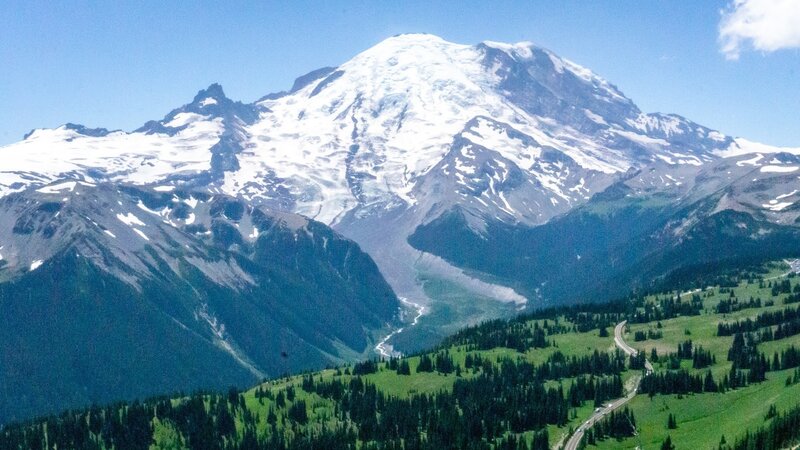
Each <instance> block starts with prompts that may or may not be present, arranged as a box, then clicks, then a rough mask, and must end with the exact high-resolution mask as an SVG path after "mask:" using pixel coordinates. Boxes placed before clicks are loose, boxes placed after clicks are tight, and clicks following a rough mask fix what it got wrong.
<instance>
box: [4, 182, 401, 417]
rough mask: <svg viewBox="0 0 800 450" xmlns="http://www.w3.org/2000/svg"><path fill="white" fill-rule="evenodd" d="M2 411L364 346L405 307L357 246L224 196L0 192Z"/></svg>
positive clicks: (299, 361)
mask: <svg viewBox="0 0 800 450" xmlns="http://www.w3.org/2000/svg"><path fill="white" fill-rule="evenodd" d="M0 242H1V243H2V245H1V246H0V255H2V257H0V258H2V259H1V260H0V276H2V281H3V282H1V283H0V316H2V317H3V326H2V327H0V342H1V343H2V344H0V393H2V395H0V422H3V421H7V420H9V419H14V418H16V419H19V418H25V417H28V416H30V415H31V414H40V413H43V412H48V411H57V410H60V409H63V408H65V407H70V406H80V405H87V404H90V403H93V402H107V401H111V400H115V399H120V398H135V397H143V396H147V395H154V394H156V393H159V392H165V391H174V390H179V389H180V390H190V389H196V388H224V387H227V386H229V385H232V384H236V385H247V384H250V383H253V382H254V381H256V380H259V379H262V378H264V377H267V376H277V375H280V374H283V373H287V372H295V371H298V370H304V369H310V368H318V367H324V366H326V365H330V364H334V363H337V362H341V361H344V360H352V359H354V358H358V357H361V356H362V355H364V354H365V353H367V352H368V351H370V350H371V349H372V346H373V345H374V342H375V341H376V339H377V333H378V332H379V330H381V329H384V328H385V327H386V324H387V322H392V321H393V319H394V318H395V317H396V313H397V308H398V303H397V298H396V297H395V295H394V293H393V292H392V290H391V288H390V287H389V286H388V285H387V284H386V282H385V281H384V279H383V277H382V276H381V275H380V272H379V271H378V269H377V267H376V266H375V264H374V262H373V261H372V260H371V259H370V258H369V256H367V255H366V254H365V253H363V252H362V251H361V250H360V249H359V247H358V245H356V244H355V243H353V242H351V241H348V240H346V239H345V238H343V237H342V236H341V235H339V234H338V233H336V232H334V231H333V230H331V229H330V228H328V227H327V226H325V225H323V224H321V223H319V222H314V221H311V220H308V219H306V218H304V217H301V216H297V215H293V214H288V213H279V212H273V211H269V210H265V209H261V208H254V207H251V206H249V205H247V204H245V203H244V202H242V201H241V200H237V199H234V198H232V197H228V196H225V195H213V196H211V195H207V194H203V193H191V192H188V191H181V190H177V189H176V190H173V191H170V192H166V191H163V192H156V191H150V190H143V189H140V188H136V187H132V186H128V185H111V184H103V185H90V184H89V183H86V182H63V183H59V184H56V185H48V186H45V187H43V188H39V189H37V190H31V191H26V192H24V193H21V194H11V195H8V196H6V197H4V198H2V199H0Z"/></svg>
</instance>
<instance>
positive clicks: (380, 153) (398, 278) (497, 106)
mask: <svg viewBox="0 0 800 450" xmlns="http://www.w3.org/2000/svg"><path fill="white" fill-rule="evenodd" d="M797 155H800V148H796V149H786V148H776V147H770V146H766V145H761V144H756V143H752V142H750V141H747V140H745V139H740V138H733V137H730V136H725V135H723V134H721V133H719V132H717V131H714V130H711V129H708V128H706V127H703V126H701V125H698V124H696V123H694V122H692V121H690V120H687V119H685V118H683V117H680V116H678V115H673V114H657V113H656V114H648V113H644V112H642V111H641V110H639V108H637V106H636V105H635V104H634V102H633V101H632V100H631V99H629V98H627V97H626V96H625V95H624V94H623V93H622V91H621V90H620V89H618V88H617V87H616V86H614V85H613V84H611V83H610V82H608V81H606V80H604V79H603V78H602V77H600V76H599V75H597V74H595V73H593V72H592V71H590V70H589V69H586V68H584V67H581V66H579V65H578V64H575V63H573V62H571V61H568V60H566V59H564V58H561V57H559V56H557V55H555V54H553V53H552V52H550V51H548V50H546V49H543V48H539V47H537V46H535V45H533V44H530V43H518V44H505V43H498V42H490V41H486V42H483V43H480V44H477V45H461V44H455V43H451V42H447V41H445V40H442V39H440V38H438V37H436V36H431V35H423V34H410V35H399V36H395V37H392V38H389V39H387V40H385V41H383V42H381V43H379V44H377V45H376V46H374V47H372V48H370V49H368V50H366V51H364V52H363V53H361V54H359V55H356V56H355V57H354V58H353V59H351V60H349V61H347V62H345V63H343V64H342V65H340V66H338V67H330V68H323V69H319V70H317V71H314V72H311V73H309V74H307V75H305V76H303V77H300V78H298V80H297V81H296V82H295V84H294V86H293V87H292V88H291V90H289V91H287V92H280V93H276V94H268V95H266V96H264V97H263V98H261V99H260V100H258V101H256V102H254V103H252V104H243V103H239V102H234V101H232V100H230V99H228V98H226V97H225V95H224V94H223V92H222V89H221V88H220V87H219V86H218V85H212V86H211V87H209V88H208V89H206V90H203V91H200V92H199V93H198V94H197V96H196V97H195V98H194V100H193V101H192V102H191V103H189V104H187V105H185V106H183V107H181V108H178V109H176V110H174V111H172V112H170V113H169V114H168V115H167V116H166V117H165V118H164V119H162V120H160V121H151V122H148V123H147V124H145V125H144V126H143V127H142V128H140V129H138V130H136V131H134V132H131V133H127V132H122V131H114V132H109V131H107V130H104V129H89V128H85V127H82V126H76V125H69V124H68V125H65V126H62V127H60V128H57V129H53V130H44V129H38V130H34V131H33V132H31V133H30V134H29V135H28V136H26V138H25V139H24V140H22V141H20V142H18V143H15V144H12V145H9V146H6V147H3V148H0V157H1V158H2V164H1V165H0V195H8V194H10V193H12V192H19V191H23V190H26V189H37V188H40V187H42V186H44V185H45V184H48V183H52V182H58V181H62V180H65V179H69V180H79V181H82V182H86V183H129V184H135V185H142V186H148V187H150V188H154V189H156V190H169V189H173V188H176V187H178V188H180V189H202V190H204V191H207V192H210V193H224V194H227V195H230V196H233V197H236V198H240V199H242V200H243V201H246V202H248V203H249V204H251V205H264V206H267V207H269V208H272V209H276V210H283V211H290V212H293V213H299V214H301V215H304V216H306V217H309V218H313V219H316V220H319V221H321V222H324V223H327V224H330V225H332V226H333V227H334V228H336V229H337V230H339V231H340V232H342V233H343V234H345V235H346V236H348V237H350V238H353V239H355V240H356V241H357V242H359V244H361V246H362V247H363V248H364V249H365V250H366V251H367V252H368V253H369V254H370V255H371V256H372V257H373V258H375V260H376V262H377V263H378V265H379V266H380V268H381V270H382V272H383V273H384V275H385V276H386V277H387V279H388V280H389V281H390V283H391V284H392V287H393V288H394V289H395V291H396V292H397V293H398V294H399V295H400V296H403V297H415V298H418V299H420V301H421V302H423V303H425V302H427V301H429V300H430V297H431V294H430V293H429V291H428V290H426V289H425V288H424V286H423V285H424V282H423V281H420V280H421V274H426V275H425V276H426V277H427V276H430V274H434V275H435V277H438V278H440V279H445V280H447V281H448V282H453V283H456V284H457V285H459V286H462V287H465V289H467V290H468V291H471V292H473V293H476V294H477V295H480V296H486V297H492V298H497V299H501V300H504V301H510V302H513V303H516V304H524V303H526V302H527V301H528V300H529V299H530V295H529V294H520V292H515V291H514V290H513V289H510V287H513V286H502V285H498V284H497V280H495V281H494V282H488V281H487V279H489V278H486V277H482V276H474V275H475V274H474V273H473V274H467V273H465V272H463V271H462V270H461V269H460V268H458V267H455V266H453V265H452V264H451V263H453V261H452V260H449V262H448V261H446V260H444V259H441V258H438V257H436V256H434V255H432V254H430V253H427V252H423V253H420V251H419V250H418V249H414V248H412V247H411V246H409V244H408V242H407V238H408V236H410V235H412V234H413V233H414V231H415V230H416V229H417V228H418V227H419V226H420V225H425V224H429V223H431V222H432V221H435V220H436V219H437V218H440V217H443V215H445V214H447V213H449V212H452V211H453V210H454V209H457V210H458V211H460V214H462V215H463V217H464V220H465V222H466V224H467V227H468V228H469V230H471V231H472V232H475V233H477V234H478V235H480V234H482V233H485V232H486V230H487V229H488V227H489V226H490V225H491V224H492V223H495V222H498V223H502V224H506V225H510V226H525V227H532V226H537V225H541V224H545V223H548V222H549V221H551V220H552V219H553V218H555V217H559V216H561V215H564V214H568V213H570V212H571V211H575V210H576V208H579V207H581V206H582V205H585V204H587V202H589V201H590V199H591V198H592V197H593V196H595V195H597V194H598V193H602V192H603V191H605V190H606V189H607V188H609V187H610V186H615V185H617V184H618V183H620V182H624V183H625V185H626V186H627V187H628V188H630V191H628V194H627V195H630V196H633V197H636V196H640V197H642V198H644V197H648V196H662V197H666V198H669V199H671V200H670V201H671V202H672V203H673V204H675V205H676V207H677V206H678V205H686V204H688V203H689V202H691V201H699V200H701V199H704V198H707V197H709V196H713V195H716V194H718V193H722V192H724V193H725V195H721V196H719V200H718V205H717V207H718V210H724V209H733V210H737V211H745V212H748V213H752V214H754V215H756V216H758V217H759V218H760V219H763V220H766V221H770V222H773V223H776V224H778V223H782V224H789V223H794V221H795V220H796V219H797V218H798V217H800V209H798V208H793V205H794V202H795V201H796V200H798V199H800V197H798V196H797V195H798V192H800V183H799V182H798V178H797V175H798V173H796V171H797V170H798V169H799V168H800V162H798V156H797ZM715 198H717V197H715ZM501 284H502V283H501Z"/></svg>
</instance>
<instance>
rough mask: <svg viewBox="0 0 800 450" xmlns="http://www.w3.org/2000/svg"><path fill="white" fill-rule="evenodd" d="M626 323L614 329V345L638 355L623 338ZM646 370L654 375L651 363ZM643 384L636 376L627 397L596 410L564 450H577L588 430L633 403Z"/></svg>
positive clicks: (648, 362) (646, 363)
mask: <svg viewBox="0 0 800 450" xmlns="http://www.w3.org/2000/svg"><path fill="white" fill-rule="evenodd" d="M625 323H627V320H623V321H622V322H620V323H618V324H617V326H616V327H614V344H615V345H616V346H617V347H619V349H620V350H622V351H623V352H625V353H626V354H628V355H636V354H637V353H638V351H637V350H636V349H635V348H633V347H631V346H630V345H628V344H627V343H626V342H625V340H624V339H623V338H622V333H623V332H624V331H625ZM644 368H645V370H646V372H647V375H650V374H651V373H653V365H652V364H650V361H648V360H645V362H644ZM641 382H642V376H641V375H635V376H634V378H633V387H632V388H631V390H630V392H628V394H627V395H626V396H625V397H622V398H618V399H616V400H613V401H611V402H609V403H606V404H605V406H603V407H601V408H598V409H596V410H595V411H594V413H593V414H592V417H589V419H588V420H586V421H585V422H583V423H582V424H581V426H579V427H578V429H577V430H576V431H575V433H573V434H572V436H570V438H569V440H568V441H567V443H566V445H564V450H577V448H578V444H580V442H581V439H583V435H584V433H585V432H586V430H588V429H589V428H591V427H592V426H593V425H594V424H595V423H596V422H597V421H598V420H600V419H602V418H603V416H605V415H606V414H609V413H610V412H611V411H615V410H617V409H619V408H621V407H623V406H624V405H625V404H626V403H628V402H629V401H631V399H633V397H635V396H636V391H638V390H639V384H640V383H641Z"/></svg>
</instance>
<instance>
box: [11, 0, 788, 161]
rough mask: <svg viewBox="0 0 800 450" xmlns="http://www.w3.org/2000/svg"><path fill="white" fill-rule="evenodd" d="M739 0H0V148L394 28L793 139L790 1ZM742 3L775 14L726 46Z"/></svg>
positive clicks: (267, 87) (273, 84)
mask: <svg viewBox="0 0 800 450" xmlns="http://www.w3.org/2000/svg"><path fill="white" fill-rule="evenodd" d="M734 1H736V2H737V5H733V4H731V2H730V0H707V1H700V2H694V1H670V2H667V1H659V2H657V1H644V2H642V1H634V0H618V1H613V2H611V1H608V2H600V1H597V2H587V1H556V0H553V1H548V2H544V1H530V2H512V1H507V2H488V1H467V0H462V1H457V2H455V1H454V2H438V1H418V2H417V1H411V2H407V1H404V2H396V1H391V2H390V1H363V2H361V1H352V2H336V1H328V2H305V1H286V2H233V1H231V2H192V1H180V2H177V1H175V2H149V1H137V2H133V1H131V2H123V1H119V2H100V1H98V2H83V1H82V2H66V1H65V2H38V1H16V0H0V62H1V64H0V67H2V69H0V105H2V112H1V113H0V145H2V144H7V143H10V142H13V141H16V140H18V139H21V137H22V135H23V134H24V133H26V132H27V131H29V130H30V129H32V128H37V127H55V126H58V125H60V124H63V123H65V122H76V123H82V124H85V125H87V126H102V127H106V128H110V129H117V128H121V129H124V130H131V129H134V128H137V127H139V126H140V125H141V124H143V123H144V122H145V121H146V120H149V119H156V118H161V117H162V116H163V115H164V114H166V113H167V112H168V111H169V110H171V109H172V108H174V107H177V106H179V105H181V104H184V103H187V102H188V101H190V100H191V99H192V97H193V96H194V94H195V93H196V92H197V91H198V90H199V89H201V88H204V87H206V86H208V85H209V84H211V83H212V82H219V83H221V84H222V85H223V87H224V89H225V91H226V94H227V95H228V96H229V97H231V98H233V99H237V100H242V101H246V102H249V101H253V100H255V99H257V98H259V97H261V96H263V95H265V94H267V93H269V92H275V91H280V90H283V89H287V88H289V87H290V86H291V83H292V81H293V80H294V78H296V77H297V76H300V75H302V74H304V73H306V72H308V71H310V70H313V69H316V68H319V67H322V66H328V65H338V64H340V63H342V62H344V61H346V60H348V59H349V58H351V57H352V56H354V55H355V54H357V53H359V52H360V51H362V50H364V49H366V48H368V47H370V46H372V45H374V44H376V43H377V42H380V41H381V40H382V39H385V38H387V37H389V36H391V35H394V34H397V33H404V32H427V33H433V34H437V35H439V36H442V37H443V38H445V39H447V40H450V41H453V42H459V43H477V42H480V41H482V40H495V41H506V42H517V41H523V40H525V41H532V42H534V43H536V44H537V45H540V46H543V47H546V48H549V49H550V50H553V51H554V52H556V53H558V54H559V55H561V56H563V57H566V58H568V59H571V60H573V61H575V62H577V63H579V64H581V65H584V66H586V67H588V68H590V69H592V70H593V71H595V72H597V73H598V74H600V75H602V76H604V77H605V78H607V79H608V80H609V81H611V82H612V83H614V84H616V85H617V86H618V87H619V88H620V89H621V90H622V91H623V92H625V93H626V95H628V96H629V97H630V98H632V99H633V100H634V102H636V103H637V104H638V105H639V107H640V108H641V109H643V110H644V111H647V112H655V111H660V112H672V113H678V114H681V115H683V116H686V117H688V118H690V119H692V120H695V121H697V122H699V123H701V124H703V125H706V126H709V127H712V128H715V129H719V130H720V131H722V132H724V133H727V134H732V135H735V136H743V137H746V138H749V139H753V140H757V141H761V142H765V143H769V144H774V145H784V146H800V120H798V119H800V50H798V49H797V47H798V45H795V44H797V39H798V38H797V33H795V32H794V31H793V30H796V29H797V30H800V23H790V22H787V21H790V20H795V19H796V17H794V16H797V15H796V14H795V15H792V14H791V13H790V14H786V13H785V11H786V8H787V6H786V5H787V4H788V5H789V7H791V6H795V7H796V10H798V11H800V0H734ZM751 3H752V4H754V6H753V8H758V7H760V6H759V4H760V3H782V4H784V5H783V6H784V14H773V15H775V16H779V20H782V21H783V22H784V23H783V24H780V23H779V24H777V25H776V24H773V23H765V24H763V26H762V27H761V29H754V27H753V26H751V25H752V24H750V22H749V21H747V20H745V19H746V17H745V18H739V19H741V20H739V19H737V18H736V17H734V18H733V19H736V20H739V22H736V20H729V24H728V27H727V28H726V29H727V30H728V33H729V34H728V35H726V36H727V38H726V39H727V40H726V42H727V43H728V45H729V47H728V48H727V49H726V51H725V52H722V51H721V45H722V44H721V43H720V21H721V18H722V11H728V12H729V13H730V12H731V11H733V9H732V8H733V6H738V7H739V8H737V11H736V12H737V13H740V12H741V13H742V14H744V13H746V11H740V10H744V7H749V6H751V5H750V4H751ZM778 12H780V11H778ZM787 17H789V18H787ZM728 18H731V14H729V15H728ZM781 25H783V26H781ZM794 25H796V26H794ZM781 29H784V30H787V31H785V32H784V33H783V34H780V30H781ZM776 30H777V31H776ZM730 33H732V34H730ZM776 33H777V34H776ZM730 45H733V46H734V48H733V49H732V48H731V47H730ZM784 47H789V48H784ZM792 47H794V48H792ZM737 58H738V59H737Z"/></svg>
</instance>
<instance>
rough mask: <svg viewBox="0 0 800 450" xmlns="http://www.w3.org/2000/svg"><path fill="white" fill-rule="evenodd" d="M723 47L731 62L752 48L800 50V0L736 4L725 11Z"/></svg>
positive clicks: (737, 1)
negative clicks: (743, 51)
mask: <svg viewBox="0 0 800 450" xmlns="http://www.w3.org/2000/svg"><path fill="white" fill-rule="evenodd" d="M719 43H720V50H721V51H722V53H723V54H724V55H725V57H726V58H727V59H730V60H736V59H739V55H740V54H741V52H742V50H745V49H748V48H752V49H755V50H760V51H764V52H774V51H775V50H780V49H785V48H800V0H733V1H732V2H731V4H730V5H729V7H728V8H727V9H726V10H723V11H722V20H721V21H720V24H719Z"/></svg>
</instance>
